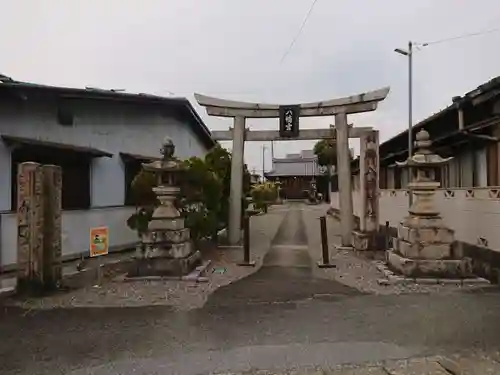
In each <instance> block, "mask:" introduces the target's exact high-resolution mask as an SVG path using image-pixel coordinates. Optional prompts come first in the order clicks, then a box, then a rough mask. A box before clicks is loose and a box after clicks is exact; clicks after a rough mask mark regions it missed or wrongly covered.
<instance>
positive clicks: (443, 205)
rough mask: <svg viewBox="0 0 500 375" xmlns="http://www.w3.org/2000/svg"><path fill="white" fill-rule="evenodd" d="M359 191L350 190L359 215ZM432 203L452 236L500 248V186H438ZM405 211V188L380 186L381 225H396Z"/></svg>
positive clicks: (335, 195)
mask: <svg viewBox="0 0 500 375" xmlns="http://www.w3.org/2000/svg"><path fill="white" fill-rule="evenodd" d="M360 202H361V195H360V192H359V191H354V192H353V205H354V215H356V216H359V214H360V210H361V203H360ZM435 204H436V206H437V208H438V209H439V210H440V212H441V215H442V216H443V219H444V220H445V223H446V224H447V225H448V226H449V227H450V228H452V229H453V230H455V238H456V239H457V240H459V241H462V242H466V243H469V244H471V245H480V246H485V247H488V248H490V249H492V250H494V251H497V252H500V236H499V235H498V228H500V188H498V187H495V188H493V187H491V188H474V189H439V190H438V191H437V192H436V195H435ZM332 207H333V208H336V209H338V208H339V206H338V193H337V192H332ZM407 214H408V192H407V191H406V190H380V216H379V217H380V225H385V222H386V221H389V224H390V226H391V227H397V226H398V224H399V223H400V222H401V220H402V219H403V218H404V217H405V216H406V215H407Z"/></svg>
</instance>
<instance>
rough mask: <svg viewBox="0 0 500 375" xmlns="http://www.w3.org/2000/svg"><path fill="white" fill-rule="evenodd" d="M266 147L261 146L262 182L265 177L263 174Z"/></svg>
mask: <svg viewBox="0 0 500 375" xmlns="http://www.w3.org/2000/svg"><path fill="white" fill-rule="evenodd" d="M265 157H266V145H262V182H264V181H265V176H264V173H265V166H266V163H265V161H266V159H265Z"/></svg>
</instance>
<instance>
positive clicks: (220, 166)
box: [205, 144, 251, 229]
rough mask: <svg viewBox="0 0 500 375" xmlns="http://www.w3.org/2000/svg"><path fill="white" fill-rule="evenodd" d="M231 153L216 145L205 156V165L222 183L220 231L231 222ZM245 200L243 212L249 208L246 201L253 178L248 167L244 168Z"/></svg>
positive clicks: (243, 201) (219, 216) (219, 217)
mask: <svg viewBox="0 0 500 375" xmlns="http://www.w3.org/2000/svg"><path fill="white" fill-rule="evenodd" d="M231 158H232V155H231V153H230V152H229V151H228V150H226V149H225V148H223V147H222V146H221V145H219V144H218V145H216V146H215V147H213V148H212V149H211V150H210V151H209V152H208V153H207V154H206V155H205V163H206V164H207V166H208V168H210V169H211V170H212V171H213V172H214V173H215V174H217V176H219V178H220V179H221V181H222V197H223V199H222V200H221V209H220V211H219V215H218V219H219V224H220V229H222V228H224V227H226V226H227V225H228V220H229V196H230V194H231V160H232V159H231ZM243 168H244V169H243V192H242V193H243V199H242V202H241V204H242V208H243V209H242V212H244V211H245V209H246V208H247V206H248V202H247V200H246V199H245V197H246V196H248V195H249V194H250V185H251V178H250V172H249V171H248V167H247V165H246V164H245V165H244V166H243Z"/></svg>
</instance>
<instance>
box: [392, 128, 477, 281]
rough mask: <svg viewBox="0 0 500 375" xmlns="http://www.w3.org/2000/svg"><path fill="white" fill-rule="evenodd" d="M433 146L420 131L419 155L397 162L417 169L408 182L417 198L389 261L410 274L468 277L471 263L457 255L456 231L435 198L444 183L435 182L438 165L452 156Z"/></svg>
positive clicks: (395, 242) (402, 223) (395, 268)
mask: <svg viewBox="0 0 500 375" xmlns="http://www.w3.org/2000/svg"><path fill="white" fill-rule="evenodd" d="M431 145H432V141H431V140H430V137H429V133H428V132H427V131H425V130H421V131H419V132H418V133H417V135H416V142H415V147H416V152H415V154H414V155H413V156H412V157H411V158H408V159H407V160H406V161H404V162H402V163H397V165H398V166H399V167H403V168H405V167H411V168H413V169H414V170H416V174H415V177H414V178H413V181H412V182H411V183H409V184H408V188H409V190H410V194H414V196H415V201H414V203H413V205H412V206H411V207H410V209H409V214H408V216H407V217H405V218H404V220H403V221H402V222H401V223H400V224H399V227H398V237H397V238H395V239H394V246H393V249H391V250H388V252H387V262H388V265H389V267H390V268H392V269H393V270H394V271H396V272H399V273H402V274H403V275H405V276H407V277H440V278H457V277H458V278H461V277H467V276H469V275H470V264H469V263H468V262H467V261H466V260H462V259H455V258H454V254H453V248H452V244H453V241H454V231H453V230H452V229H450V228H448V227H447V226H446V225H445V223H444V221H443V218H442V217H441V215H440V213H439V210H438V209H437V208H436V206H435V205H434V201H433V198H434V194H435V192H436V189H437V188H438V187H439V185H440V184H439V182H437V181H435V171H436V168H437V167H440V166H442V165H443V164H445V163H447V162H449V161H450V160H451V159H452V158H442V157H441V156H439V155H437V154H434V153H432V151H431V150H430V147H431Z"/></svg>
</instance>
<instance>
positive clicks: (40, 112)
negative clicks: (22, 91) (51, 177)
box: [0, 100, 207, 266]
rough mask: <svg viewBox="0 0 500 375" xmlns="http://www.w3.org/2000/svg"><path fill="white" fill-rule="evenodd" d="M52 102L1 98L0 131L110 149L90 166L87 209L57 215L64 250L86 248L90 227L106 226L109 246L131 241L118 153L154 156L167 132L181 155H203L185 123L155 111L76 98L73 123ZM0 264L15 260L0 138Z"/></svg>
mask: <svg viewBox="0 0 500 375" xmlns="http://www.w3.org/2000/svg"><path fill="white" fill-rule="evenodd" d="M56 110H57V107H56V105H55V103H52V102H49V101H46V102H36V101H34V102H32V101H29V100H28V101H27V102H25V103H24V105H23V108H22V110H21V109H19V108H16V107H15V106H10V105H8V104H6V103H2V102H0V134H1V135H12V136H20V137H26V138H35V139H40V140H46V141H53V142H59V143H65V144H71V145H80V146H90V147H93V148H97V149H101V150H104V151H107V152H110V153H112V154H113V157H112V158H105V157H104V158H95V159H94V160H93V164H92V167H91V207H92V209H91V210H76V211H65V212H64V213H63V216H62V221H63V222H62V225H63V254H64V255H69V254H79V253H82V252H86V251H88V248H89V230H90V228H91V227H96V226H108V227H109V229H110V245H111V247H117V246H124V245H126V244H131V243H133V242H135V241H136V236H135V234H134V233H133V232H132V231H131V230H130V229H128V227H127V226H126V219H127V218H128V217H129V216H130V214H131V213H132V212H133V210H134V209H133V208H131V207H123V205H124V199H125V183H124V182H125V176H124V165H123V162H122V160H121V158H120V155H119V152H125V153H131V154H141V155H146V156H159V155H160V153H159V151H160V147H161V142H162V139H163V138H164V137H165V136H169V137H170V138H172V139H173V141H174V143H175V145H176V154H177V156H178V157H180V158H187V157H191V156H203V155H204V154H205V153H206V151H207V150H206V149H205V147H204V146H203V144H202V143H201V141H200V140H199V139H198V138H197V137H196V136H195V135H194V133H193V132H192V131H191V130H190V128H189V126H188V125H187V124H183V123H182V122H180V121H179V120H177V119H174V118H172V117H169V116H168V115H165V114H164V113H162V112H161V111H160V110H153V109H152V108H145V107H141V106H137V105H132V104H125V103H118V102H111V101H105V102H102V101H101V102H99V101H93V102H83V101H80V102H78V105H76V106H75V111H74V113H75V121H74V125H73V126H62V125H60V124H59V123H58V122H57V117H56V113H57V112H56ZM0 192H1V193H0V212H3V213H2V214H1V217H0V219H1V221H0V234H1V238H0V244H1V248H0V250H1V254H0V255H1V257H0V265H2V266H5V265H9V264H12V263H15V262H16V252H17V250H16V232H17V230H16V227H15V225H16V220H15V216H14V215H13V214H11V213H9V212H8V211H10V209H11V162H10V151H9V149H8V148H7V147H6V146H5V145H4V143H3V142H1V141H0Z"/></svg>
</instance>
